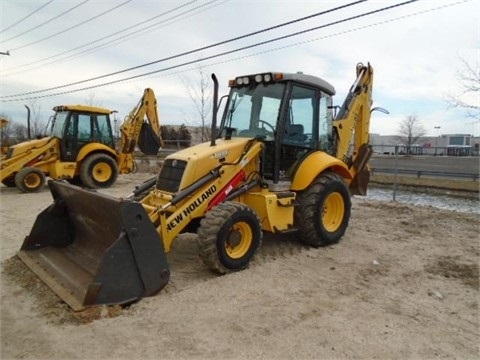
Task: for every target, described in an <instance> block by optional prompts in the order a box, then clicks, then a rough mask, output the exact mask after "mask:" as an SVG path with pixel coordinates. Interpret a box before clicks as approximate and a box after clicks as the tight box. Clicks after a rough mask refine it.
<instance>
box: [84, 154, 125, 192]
mask: <svg viewBox="0 0 480 360" xmlns="http://www.w3.org/2000/svg"><path fill="white" fill-rule="evenodd" d="M117 177H118V166H117V163H116V162H115V160H114V159H113V158H112V157H111V156H108V155H105V154H93V155H90V156H88V157H87V158H86V159H85V160H84V161H83V162H82V165H81V166H80V180H81V181H82V183H83V184H84V185H85V186H87V187H89V188H91V189H97V188H108V187H110V186H112V185H113V183H114V182H115V180H117Z"/></svg>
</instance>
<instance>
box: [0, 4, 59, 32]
mask: <svg viewBox="0 0 480 360" xmlns="http://www.w3.org/2000/svg"><path fill="white" fill-rule="evenodd" d="M52 2H53V0H50V1H49V2H47V3H45V4H43V5H42V6H40V7H39V8H38V9H36V10H34V11H32V12H31V13H30V14H28V15H27V16H24V17H23V18H21V19H20V20H18V21H17V22H15V23H13V24H12V25H10V26H7V27H6V28H5V29H3V30H1V31H0V34H2V33H3V32H5V31H7V30H9V29H11V28H12V27H14V26H16V25H18V24H20V23H21V22H22V21H25V20H27V19H28V18H29V17H30V16H32V15H33V14H35V13H37V12H38V11H40V10H42V9H43V8H44V7H45V6H47V5H48V4H50V3H52Z"/></svg>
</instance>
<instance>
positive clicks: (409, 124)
mask: <svg viewBox="0 0 480 360" xmlns="http://www.w3.org/2000/svg"><path fill="white" fill-rule="evenodd" d="M425 134H426V131H425V128H424V127H423V125H422V123H421V121H420V119H419V118H418V117H416V116H413V115H409V116H407V117H406V118H405V119H403V120H402V121H401V122H400V124H399V127H398V136H397V139H398V140H399V141H400V142H401V143H402V144H403V145H405V147H406V150H407V154H409V153H410V148H411V146H412V145H413V144H415V142H416V141H417V140H418V139H419V138H421V137H422V136H424V135H425Z"/></svg>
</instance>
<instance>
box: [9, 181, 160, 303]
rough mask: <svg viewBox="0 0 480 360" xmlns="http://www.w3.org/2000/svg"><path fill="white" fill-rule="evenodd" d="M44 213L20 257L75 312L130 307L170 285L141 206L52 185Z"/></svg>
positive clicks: (152, 229)
mask: <svg viewBox="0 0 480 360" xmlns="http://www.w3.org/2000/svg"><path fill="white" fill-rule="evenodd" d="M48 186H49V188H50V192H51V193H52V196H53V199H54V203H53V204H52V205H50V206H49V207H48V208H46V209H45V210H43V211H42V212H41V213H40V214H39V215H38V217H37V219H36V220H35V223H34V225H33V228H32V230H31V232H30V234H29V235H28V236H27V237H26V238H25V241H24V242H23V245H22V247H21V249H20V251H19V252H18V253H17V255H18V257H19V258H20V259H21V260H22V261H23V262H24V263H25V264H26V265H27V266H28V267H29V268H30V269H31V270H32V271H33V272H34V273H35V274H36V275H37V276H38V277H39V278H40V279H42V280H43V281H44V282H45V283H46V284H47V285H48V286H49V287H50V288H51V289H52V290H53V291H55V292H56V293H57V295H58V296H60V298H61V299H62V300H64V301H65V302H66V303H67V304H68V305H69V306H70V307H71V308H72V309H73V310H75V311H79V310H82V309H83V308H85V307H88V306H92V305H101V304H105V305H112V304H128V303H131V302H134V301H137V300H139V299H141V298H142V297H144V296H152V295H154V294H156V293H157V292H158V291H160V290H161V289H162V288H163V287H164V286H165V285H166V284H167V283H168V281H169V277H170V272H169V268H168V263H167V259H166V256H165V252H164V247H163V242H162V241H161V239H160V237H159V235H158V233H157V231H156V229H155V227H154V226H153V224H152V223H151V221H150V219H149V218H148V216H147V214H146V212H145V210H144V209H143V207H142V205H140V204H139V203H136V202H131V201H126V200H120V199H116V198H114V197H111V196H107V195H105V194H101V193H98V192H94V191H91V190H86V189H82V188H80V187H77V186H73V185H70V184H68V183H66V182H63V181H51V180H50V181H49V182H48Z"/></svg>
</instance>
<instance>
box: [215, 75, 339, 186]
mask: <svg viewBox="0 0 480 360" xmlns="http://www.w3.org/2000/svg"><path fill="white" fill-rule="evenodd" d="M229 86H230V94H229V96H228V101H227V104H226V106H225V110H224V114H223V118H222V122H221V125H220V134H219V136H220V137H223V138H225V139H229V138H231V137H248V138H252V137H253V138H257V139H259V140H261V141H263V142H264V143H265V151H264V154H263V159H262V169H263V171H262V172H263V176H264V178H265V179H267V180H270V181H272V182H273V183H278V182H279V181H284V180H286V181H288V180H289V179H290V177H291V175H292V174H293V173H294V172H295V167H296V164H297V163H299V160H301V159H302V158H303V157H305V156H306V155H307V154H308V153H310V152H312V151H324V152H327V153H329V154H332V153H333V136H332V121H333V112H332V96H333V95H334V94H335V89H334V87H333V86H332V85H330V84H329V83H328V82H326V81H325V80H322V79H320V78H318V77H315V76H310V75H305V74H303V73H296V74H292V73H263V74H254V75H247V76H240V77H237V78H236V79H235V80H231V81H230V83H229Z"/></svg>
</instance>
